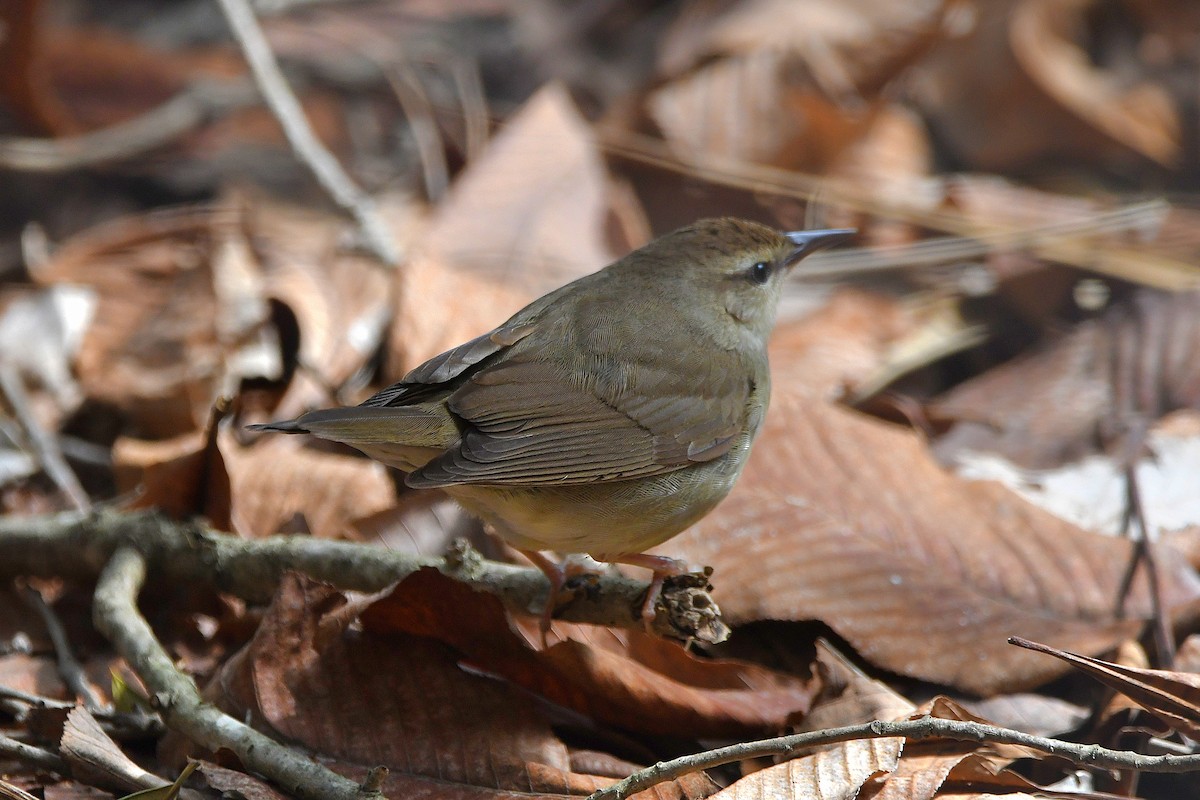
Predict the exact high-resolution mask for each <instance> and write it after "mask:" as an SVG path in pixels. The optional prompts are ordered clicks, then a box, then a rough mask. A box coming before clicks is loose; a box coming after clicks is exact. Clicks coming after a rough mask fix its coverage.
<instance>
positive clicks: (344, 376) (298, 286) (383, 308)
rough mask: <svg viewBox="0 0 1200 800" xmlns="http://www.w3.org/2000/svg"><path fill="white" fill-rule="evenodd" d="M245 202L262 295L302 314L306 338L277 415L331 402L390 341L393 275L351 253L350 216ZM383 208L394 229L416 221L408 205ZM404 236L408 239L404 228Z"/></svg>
mask: <svg viewBox="0 0 1200 800" xmlns="http://www.w3.org/2000/svg"><path fill="white" fill-rule="evenodd" d="M241 202H243V203H245V204H247V206H248V208H249V209H250V210H249V211H248V213H247V224H248V226H249V228H250V229H251V231H252V232H253V236H254V242H255V247H256V251H257V252H258V254H259V257H260V258H261V260H262V269H263V277H262V281H263V294H264V295H265V296H266V297H268V298H270V299H272V300H276V301H278V302H280V303H282V304H283V305H284V306H286V307H287V309H288V310H289V311H290V312H291V313H292V314H293V315H294V316H295V321H296V326H297V328H298V332H299V337H300V342H299V349H298V351H297V353H296V360H297V362H298V363H297V372H296V374H295V375H294V376H293V378H292V382H291V383H290V384H289V386H288V391H287V394H286V395H285V396H284V397H283V398H282V399H281V400H280V401H279V403H278V405H277V406H276V407H275V408H274V409H272V415H273V418H275V419H280V418H286V417H292V416H297V415H299V414H301V413H303V412H304V411H307V410H309V409H311V408H314V407H321V406H327V405H330V404H331V401H332V400H334V399H335V398H333V397H331V396H330V388H331V387H333V388H335V389H336V388H337V387H340V386H341V385H342V384H344V383H345V382H346V381H347V380H349V379H350V378H351V377H352V376H353V375H354V374H355V373H356V372H357V371H359V370H361V369H362V368H363V366H364V365H365V364H366V363H367V362H368V361H369V360H370V359H371V357H372V356H373V355H374V354H375V353H376V351H378V349H379V348H380V346H381V344H382V342H383V337H384V335H385V334H386V332H387V328H388V325H389V324H390V323H391V320H392V314H393V310H394V306H395V298H394V297H392V296H391V289H392V288H393V282H392V279H391V277H390V276H389V275H387V274H386V273H385V272H384V271H383V270H382V269H381V268H380V267H379V265H378V264H377V263H375V262H374V261H372V260H371V259H369V258H367V257H365V256H363V255H360V254H356V253H353V252H349V251H348V250H347V248H346V247H345V240H346V234H347V226H346V223H345V221H344V220H342V219H340V218H336V217H332V216H330V215H328V214H319V213H316V212H313V211H306V210H303V209H299V208H294V207H289V206H283V205H281V204H279V203H273V202H270V201H268V200H267V199H265V198H259V197H254V198H247V199H242V200H241ZM382 211H383V212H384V213H386V219H387V220H388V222H389V224H390V226H391V227H392V228H393V229H404V228H406V227H407V226H409V225H411V223H412V221H413V217H414V210H413V209H412V208H410V207H407V206H403V205H394V204H393V205H388V206H386V207H383V208H382ZM398 238H401V239H407V238H409V237H408V235H407V234H406V233H405V232H403V231H401V232H399V233H398Z"/></svg>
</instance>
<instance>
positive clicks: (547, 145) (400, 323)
mask: <svg viewBox="0 0 1200 800" xmlns="http://www.w3.org/2000/svg"><path fill="white" fill-rule="evenodd" d="M607 192H608V178H607V176H606V173H605V169H604V162H603V160H602V158H601V156H600V152H599V148H598V146H597V144H596V141H595V137H594V135H593V134H592V131H591V129H590V128H589V127H588V125H587V123H586V122H585V121H584V120H583V118H582V117H581V116H580V115H579V112H578V111H577V110H576V109H575V106H574V104H573V103H572V102H571V99H570V97H569V96H568V94H567V92H566V90H565V89H564V88H563V87H562V86H559V85H557V84H551V85H549V86H547V87H545V88H544V89H542V90H541V91H540V92H538V93H537V94H536V95H534V96H533V98H531V99H530V100H529V101H528V102H527V103H526V104H525V106H524V107H522V108H521V110H519V111H518V112H517V113H516V114H514V115H513V116H512V117H511V118H510V119H509V121H508V123H507V124H506V125H505V127H504V128H503V129H502V130H501V131H500V133H499V134H497V135H496V137H495V138H494V139H492V141H491V142H490V143H489V144H488V147H487V150H486V151H485V152H484V154H483V155H482V156H481V157H480V158H479V159H478V160H477V161H475V162H472V163H471V164H470V165H469V166H468V168H467V169H466V170H464V172H463V173H462V174H461V175H460V176H459V177H458V180H456V181H455V183H454V185H453V186H452V187H451V189H450V193H449V195H448V196H447V198H446V199H445V200H444V201H443V202H442V203H441V205H440V206H439V207H438V209H437V212H436V213H435V214H434V215H433V217H432V219H430V222H429V229H428V232H427V233H426V235H425V236H424V237H423V238H422V240H421V241H420V243H419V244H418V246H417V248H416V251H417V252H416V253H415V254H414V257H413V260H412V262H411V263H409V264H407V265H406V266H405V267H404V269H402V270H400V271H399V272H398V273H397V280H398V281H399V286H400V289H399V308H398V310H397V315H396V325H395V327H394V328H393V330H392V342H393V353H392V359H391V361H390V371H391V373H392V374H393V375H394V376H396V377H399V376H400V375H401V374H403V373H404V372H406V371H407V370H408V369H411V368H412V367H414V366H416V365H417V364H419V363H420V362H422V361H424V360H425V359H426V358H429V357H430V356H433V355H436V354H437V353H440V352H442V351H443V350H447V349H449V348H450V347H453V346H455V345H457V344H460V343H461V342H464V341H467V340H468V339H471V338H474V337H475V336H478V335H479V334H480V333H483V332H485V331H487V330H488V329H490V328H491V327H494V326H495V325H497V324H499V323H500V322H502V321H504V320H505V319H507V318H508V317H509V316H511V315H512V314H514V313H515V312H517V311H518V310H520V309H521V308H522V307H523V306H524V305H525V304H527V303H528V302H530V301H531V300H533V299H535V298H537V297H539V296H541V295H543V294H545V293H547V292H549V291H550V290H552V289H556V288H558V287H559V286H561V285H562V284H564V283H567V282H568V281H570V280H573V279H574V278H578V277H581V276H583V275H585V274H587V273H589V272H593V271H595V270H597V269H599V268H600V267H603V266H604V265H606V264H608V263H609V262H610V261H612V260H613V257H614V254H613V252H612V251H611V250H610V249H609V247H608V245H607V244H606V241H605V235H604V231H605V219H606V213H607V208H608V205H607Z"/></svg>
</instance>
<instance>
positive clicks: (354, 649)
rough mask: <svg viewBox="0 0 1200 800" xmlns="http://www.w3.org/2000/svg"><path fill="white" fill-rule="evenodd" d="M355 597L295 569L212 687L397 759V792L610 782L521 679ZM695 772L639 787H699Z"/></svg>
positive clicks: (563, 789) (339, 745) (546, 792)
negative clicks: (472, 666) (361, 619)
mask: <svg viewBox="0 0 1200 800" xmlns="http://www.w3.org/2000/svg"><path fill="white" fill-rule="evenodd" d="M358 610H359V609H358V606H353V605H348V604H347V601H346V600H345V598H344V597H343V596H341V595H339V594H337V593H335V592H332V591H330V590H328V589H324V588H320V587H318V586H316V585H315V584H312V583H311V582H308V581H306V580H304V579H301V578H297V577H294V576H291V577H288V578H285V580H284V581H283V583H282V585H281V587H280V590H279V592H278V594H277V595H276V598H275V601H274V603H273V604H272V606H271V609H270V611H269V612H268V614H267V617H266V618H265V619H264V621H263V623H262V625H261V627H260V628H259V630H258V633H257V634H256V636H255V639H254V641H253V642H251V644H250V645H249V646H248V647H247V648H246V649H245V650H243V651H242V652H241V653H239V654H238V655H237V656H235V657H234V658H233V659H231V660H230V661H229V662H227V663H226V665H225V668H224V670H223V672H222V674H221V675H220V676H219V677H218V679H217V680H215V681H213V683H212V684H210V686H209V688H208V690H207V695H208V697H209V698H210V699H212V700H214V701H216V702H217V703H218V704H219V705H220V706H221V707H222V708H224V709H226V710H227V711H229V712H231V713H233V714H234V715H235V716H237V717H238V718H242V717H243V716H249V717H250V718H251V719H253V720H255V721H260V722H261V723H263V724H266V725H269V726H270V727H271V728H272V729H273V730H274V731H275V732H277V733H278V734H280V735H282V736H284V737H286V738H287V739H289V740H291V741H293V742H296V743H298V744H300V745H302V746H304V747H307V748H310V749H311V750H312V751H314V752H315V753H317V754H319V755H320V756H321V757H322V760H323V761H324V763H326V765H327V766H329V767H330V768H332V769H335V770H336V771H339V772H341V773H343V774H345V775H347V776H348V777H351V778H352V779H355V780H361V779H362V777H363V776H364V774H365V771H366V769H367V768H369V767H373V766H376V765H384V766H387V767H388V768H389V769H390V770H391V775H390V777H389V778H388V780H387V782H386V783H385V784H384V786H383V789H382V790H383V792H384V793H385V794H387V795H388V796H391V797H438V798H464V800H465V798H472V799H473V800H481V799H482V798H513V799H514V800H515V798H517V797H523V798H527V797H539V798H540V797H546V798H550V797H554V798H557V797H562V796H564V795H567V794H581V793H587V792H590V791H593V790H595V789H597V788H600V787H601V786H604V785H607V784H608V783H610V782H611V780H610V779H608V778H598V777H595V776H589V775H585V774H580V773H575V772H573V771H572V770H571V763H570V757H569V753H568V750H567V747H566V746H565V745H564V744H563V743H562V742H561V741H559V740H558V739H557V738H556V737H555V736H554V735H553V733H552V731H551V729H550V725H549V723H548V722H547V721H546V720H545V719H544V718H543V717H542V715H541V713H540V712H539V711H538V710H537V708H536V707H535V706H534V705H533V704H531V703H530V702H529V701H528V699H527V698H526V697H523V696H522V695H521V694H520V693H519V692H518V691H517V690H515V689H514V688H512V687H511V686H509V685H507V684H505V683H503V682H500V681H497V680H493V679H490V678H486V677H482V676H480V675H477V674H469V673H467V672H465V671H463V670H462V669H460V668H459V666H458V663H457V662H458V656H457V654H456V653H455V651H454V650H453V649H452V648H450V647H447V646H446V645H444V644H442V643H440V642H437V641H434V640H432V639H427V638H424V637H419V636H409V635H403V634H398V633H393V634H388V635H378V634H375V633H372V632H371V631H352V630H350V629H349V628H348V626H349V625H350V624H351V622H352V621H353V619H354V618H355V616H356V612H357V611H358ZM711 790H712V784H711V783H710V782H709V781H708V780H707V779H706V778H703V777H701V776H692V777H690V778H688V779H684V780H682V781H677V782H675V783H673V784H670V785H668V786H666V787H664V788H663V790H662V791H661V792H657V793H648V794H642V795H637V797H639V798H642V800H649V798H650V797H657V798H662V799H663V800H665V799H666V798H683V797H687V798H699V797H704V796H707V795H708V794H710V793H711Z"/></svg>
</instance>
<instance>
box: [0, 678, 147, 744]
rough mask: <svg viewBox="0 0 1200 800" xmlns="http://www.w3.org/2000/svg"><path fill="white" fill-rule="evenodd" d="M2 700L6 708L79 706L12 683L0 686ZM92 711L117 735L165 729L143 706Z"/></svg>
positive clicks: (142, 734)
mask: <svg viewBox="0 0 1200 800" xmlns="http://www.w3.org/2000/svg"><path fill="white" fill-rule="evenodd" d="M0 702H3V703H4V705H5V706H6V709H5V710H10V709H12V708H17V707H20V706H28V707H30V708H53V709H57V710H59V711H70V710H71V709H72V708H75V706H76V704H75V703H73V702H72V703H68V702H66V701H65V700H55V699H54V698H53V697H43V696H41V695H38V694H30V693H29V692H23V691H21V690H20V689H16V688H14V687H12V686H0ZM10 713H12V712H10ZM90 713H91V714H92V716H93V717H95V718H96V721H97V722H99V723H100V725H101V727H103V728H104V732H105V733H107V734H108V735H109V736H111V737H113V738H114V739H129V738H135V739H146V738H149V737H152V736H161V735H162V733H163V724H162V720H160V719H159V718H158V717H156V716H154V715H153V714H148V713H145V712H143V711H140V710H139V711H133V712H126V711H114V710H112V709H105V708H97V709H95V710H94V711H91V712H90ZM14 716H16V717H17V718H18V719H21V718H22V717H23V714H21V713H14Z"/></svg>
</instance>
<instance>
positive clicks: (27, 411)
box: [0, 364, 92, 511]
mask: <svg viewBox="0 0 1200 800" xmlns="http://www.w3.org/2000/svg"><path fill="white" fill-rule="evenodd" d="M0 389H3V391H4V394H5V396H6V397H7V398H8V402H9V404H10V405H11V406H12V410H13V414H14V415H15V416H16V418H17V419H18V420H20V422H21V426H22V427H23V428H24V429H25V433H26V435H28V437H29V444H30V446H31V447H32V448H33V452H34V455H35V456H37V459H38V462H39V463H40V464H41V465H42V468H43V469H44V470H46V474H47V475H49V476H50V480H52V481H54V485H55V486H57V487H58V488H59V491H61V492H62V493H63V494H64V495H66V497H67V499H68V500H70V501H71V504H72V505H73V506H75V507H76V508H77V509H79V510H80V511H86V510H87V509H88V508H91V505H92V500H91V498H90V497H88V493H87V492H85V491H84V489H83V486H82V485H80V483H79V479H78V478H76V477H75V473H74V472H72V471H71V467H70V465H68V464H67V460H66V459H65V458H64V457H63V454H62V450H60V449H59V447H58V441H57V440H56V439H55V438H54V437H53V436H51V435H50V433H49V432H48V431H47V430H46V429H45V428H43V427H42V425H41V423H40V422H38V419H37V416H36V415H34V413H33V408H32V407H31V405H30V403H29V395H28V394H26V392H25V382H24V381H23V380H22V379H21V375H20V373H18V372H17V370H16V368H15V367H13V366H12V365H11V364H0Z"/></svg>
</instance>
